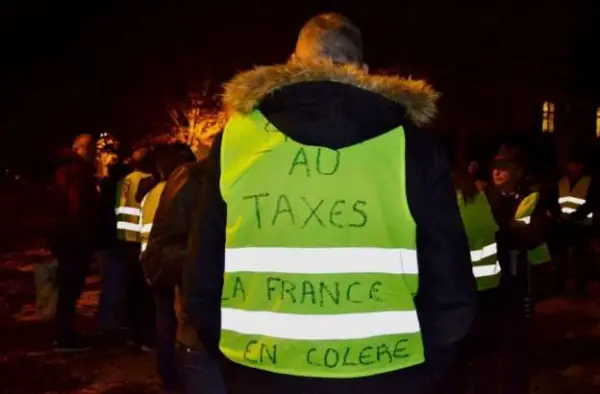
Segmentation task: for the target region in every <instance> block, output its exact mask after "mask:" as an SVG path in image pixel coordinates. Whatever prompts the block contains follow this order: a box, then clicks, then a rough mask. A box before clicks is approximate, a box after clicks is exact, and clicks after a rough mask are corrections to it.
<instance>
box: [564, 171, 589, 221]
mask: <svg viewBox="0 0 600 394" xmlns="http://www.w3.org/2000/svg"><path fill="white" fill-rule="evenodd" d="M591 181H592V178H590V177H589V176H587V175H585V176H583V177H581V179H580V180H579V181H577V183H576V184H575V187H574V188H573V189H572V190H571V183H570V182H569V178H567V177H563V178H562V179H561V180H560V181H559V182H558V203H559V204H560V210H561V212H562V213H566V214H571V213H574V212H575V211H577V209H578V208H579V207H581V206H582V205H583V204H585V202H586V199H587V195H588V189H589V187H590V182H591ZM592 218H593V214H592V213H589V214H588V216H587V218H586V219H585V220H584V222H583V224H586V225H590V224H592Z"/></svg>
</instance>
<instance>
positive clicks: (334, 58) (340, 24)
mask: <svg viewBox="0 0 600 394" xmlns="http://www.w3.org/2000/svg"><path fill="white" fill-rule="evenodd" d="M292 60H297V61H300V62H315V61H317V62H318V61H327V62H332V63H336V64H353V65H356V66H364V62H363V43H362V36H361V33H360V30H359V29H358V28H357V27H356V26H355V25H354V24H353V23H352V22H351V21H350V20H349V19H348V18H346V17H345V16H342V15H340V14H336V13H326V14H320V15H317V16H315V17H313V18H311V19H310V20H309V21H308V22H306V24H305V25H304V26H303V27H302V30H300V34H299V35H298V41H297V43H296V50H295V51H294V54H293V56H292Z"/></svg>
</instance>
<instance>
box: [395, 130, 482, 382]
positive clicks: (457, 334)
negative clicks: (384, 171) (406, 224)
mask: <svg viewBox="0 0 600 394" xmlns="http://www.w3.org/2000/svg"><path fill="white" fill-rule="evenodd" d="M406 146H407V160H406V161H407V164H406V167H407V168H406V169H407V194H408V200H409V206H410V209H411V212H412V215H413V217H414V219H415V221H416V224H417V255H418V261H419V291H418V294H417V297H416V299H415V302H416V306H417V312H418V313H419V319H420V321H421V330H422V333H423V341H424V345H425V352H426V358H427V362H428V363H429V364H430V365H432V366H433V369H434V370H436V369H437V371H438V372H439V373H441V372H442V371H441V369H443V368H445V367H446V366H447V364H449V363H450V362H452V358H453V355H454V350H455V345H456V344H457V343H458V342H459V341H460V340H461V339H462V338H464V337H465V335H466V334H467V333H468V331H469V328H470V326H471V323H472V321H473V319H474V317H475V313H476V284H475V279H474V278H473V273H472V266H471V257H470V251H469V245H468V240H467V237H466V234H465V230H464V226H463V223H462V220H461V217H460V212H459V209H458V203H457V201H456V193H455V191H454V187H453V185H452V181H451V170H450V166H449V163H448V161H447V159H446V157H445V154H444V152H443V150H442V148H441V146H439V145H438V144H437V142H436V141H434V140H433V139H430V138H428V137H427V136H426V135H424V134H421V133H420V132H419V131H414V130H408V132H407V143H406ZM434 372H435V371H434Z"/></svg>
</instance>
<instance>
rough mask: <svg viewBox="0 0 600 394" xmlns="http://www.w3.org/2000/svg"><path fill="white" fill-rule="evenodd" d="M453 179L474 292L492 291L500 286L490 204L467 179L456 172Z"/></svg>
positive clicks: (494, 229)
mask: <svg viewBox="0 0 600 394" xmlns="http://www.w3.org/2000/svg"><path fill="white" fill-rule="evenodd" d="M453 179H454V187H455V188H456V190H457V200H458V207H459V209H460V213H461V217H462V220H463V224H464V226H465V230H466V232H467V238H468V240H469V247H470V248H471V262H472V263H473V276H474V277H475V280H476V281H477V290H478V291H485V290H490V289H495V288H496V287H498V286H499V285H500V264H499V263H498V256H497V246H496V233H497V232H498V225H497V224H496V221H495V220H494V215H493V214H492V210H491V208H490V204H489V203H488V200H487V197H486V196H485V193H484V192H483V191H479V190H478V188H477V186H476V184H475V182H474V181H473V179H472V178H471V177H470V176H468V175H467V174H463V173H461V172H458V171H457V172H455V173H454V174H453Z"/></svg>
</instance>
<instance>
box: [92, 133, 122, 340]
mask: <svg viewBox="0 0 600 394" xmlns="http://www.w3.org/2000/svg"><path fill="white" fill-rule="evenodd" d="M99 156H100V164H101V165H102V166H103V168H104V171H103V172H102V173H101V174H100V176H99V179H98V189H99V192H100V200H99V213H100V215H99V216H100V221H99V224H98V254H97V257H98V261H99V262H100V266H101V271H102V285H101V290H100V300H99V303H98V311H97V313H96V329H97V330H98V331H99V332H100V333H102V334H110V333H111V332H114V331H115V330H117V329H119V328H120V327H122V324H123V323H124V316H123V311H122V305H123V300H124V294H125V270H124V264H123V261H121V259H120V256H119V253H118V251H117V217H116V214H115V203H116V198H117V182H118V181H119V180H120V179H122V178H123V177H124V176H125V175H127V174H128V173H129V172H130V169H129V168H128V167H127V166H126V165H124V164H123V163H122V162H121V161H120V160H119V156H118V151H117V149H116V147H115V146H114V145H110V144H109V145H105V146H104V147H102V149H101V151H100V152H99Z"/></svg>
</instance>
